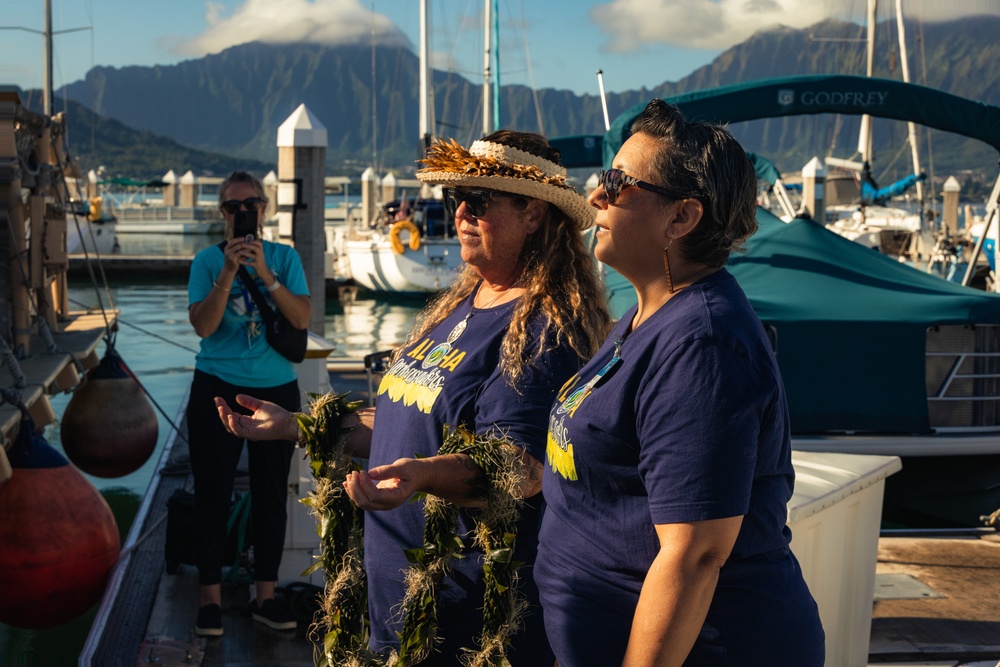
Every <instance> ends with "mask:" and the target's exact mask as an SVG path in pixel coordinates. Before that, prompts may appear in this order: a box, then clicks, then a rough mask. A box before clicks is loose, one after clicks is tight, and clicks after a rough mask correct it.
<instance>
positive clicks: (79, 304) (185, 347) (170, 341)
mask: <svg viewBox="0 0 1000 667" xmlns="http://www.w3.org/2000/svg"><path fill="white" fill-rule="evenodd" d="M69 301H70V302H71V303H74V304H76V305H77V306H80V307H81V308H89V306H88V305H87V304H85V303H82V302H80V301H77V300H75V299H69ZM118 324H124V325H125V326H127V327H132V328H133V329H135V330H137V331H141V332H142V333H144V334H146V335H148V336H152V337H153V338H157V339H159V340H161V341H163V342H164V343H170V344H171V345H173V346H175V347H179V348H180V349H182V350H184V351H185V352H191V353H192V354H198V350H195V349H194V348H190V347H188V346H186V345H181V344H180V343H178V342H177V341H173V340H170V339H169V338H166V337H164V336H161V335H160V334H158V333H153V332H152V331H149V330H148V329H144V328H142V327H140V326H139V325H137V324H132V323H131V322H126V321H125V320H123V319H121V318H119V319H118Z"/></svg>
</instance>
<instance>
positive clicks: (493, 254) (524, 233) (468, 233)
mask: <svg viewBox="0 0 1000 667" xmlns="http://www.w3.org/2000/svg"><path fill="white" fill-rule="evenodd" d="M457 189H458V190H459V191H460V192H467V191H468V190H470V189H471V188H457ZM479 189H481V188H479ZM529 207H530V205H529ZM538 224H539V223H538V221H537V220H532V216H531V215H529V212H528V210H526V209H522V208H519V207H518V205H517V200H516V199H515V198H512V197H492V198H491V199H490V202H489V205H488V206H487V207H486V212H485V213H484V214H483V215H482V217H479V218H475V217H473V216H472V214H471V211H470V210H469V206H468V204H466V203H464V202H463V203H461V204H459V206H458V209H457V210H456V211H455V228H456V229H457V231H458V239H459V241H460V242H461V244H462V259H463V260H464V261H465V262H466V263H467V264H469V265H470V266H472V267H473V268H475V269H476V270H477V271H478V272H479V274H480V275H482V276H483V277H484V278H490V279H494V280H503V279H506V277H508V276H510V274H511V272H513V271H515V270H516V269H517V268H518V265H519V264H520V261H521V252H522V251H523V250H524V245H525V243H526V242H527V239H528V236H530V235H531V234H532V233H533V232H534V231H535V230H537V229H538Z"/></svg>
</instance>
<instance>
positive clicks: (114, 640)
mask: <svg viewBox="0 0 1000 667" xmlns="http://www.w3.org/2000/svg"><path fill="white" fill-rule="evenodd" d="M327 368H328V369H329V371H330V381H331V383H332V385H333V387H334V389H335V390H336V391H338V392H350V393H351V397H352V398H354V399H358V400H367V399H368V387H369V385H368V375H367V373H366V372H365V371H364V369H363V367H362V364H361V362H360V361H359V360H337V359H331V360H328V363H327ZM186 406H187V399H186V398H185V400H184V401H183V402H182V405H181V407H180V409H179V411H178V415H177V419H176V420H175V421H176V423H177V424H179V426H180V430H179V432H175V433H173V434H172V435H171V437H170V438H169V439H168V441H167V444H166V445H165V446H164V451H163V453H162V456H161V460H160V463H159V465H158V466H157V471H156V473H155V474H154V476H153V480H152V482H151V484H150V488H149V490H148V491H147V493H146V496H145V497H144V498H143V501H142V505H141V506H140V508H139V510H138V512H137V513H136V519H135V521H136V525H133V526H132V529H131V530H130V532H129V539H128V541H127V543H126V548H125V550H123V555H122V557H121V558H120V559H119V564H118V565H117V566H116V568H115V570H113V571H112V574H111V581H110V582H109V584H108V592H107V593H106V594H105V599H104V600H102V602H101V605H100V608H99V609H98V612H97V616H96V618H95V620H94V626H93V627H92V629H91V632H90V636H89V637H88V640H87V643H86V645H85V646H84V650H83V653H82V654H81V657H80V664H81V665H83V664H89V665H94V666H95V667H96V666H97V665H132V664H145V663H157V664H160V665H165V666H170V665H173V666H176V667H181V666H182V665H183V666H190V665H230V666H243V665H251V664H252V665H256V666H258V667H260V666H265V667H269V666H273V667H278V666H281V667H307V666H311V665H313V664H314V663H313V644H312V643H311V642H310V640H309V639H308V637H307V633H308V625H309V623H308V620H307V619H310V618H311V617H312V610H311V601H312V598H313V595H314V593H315V591H314V590H311V589H310V588H309V587H307V586H304V585H298V584H295V583H291V584H288V582H279V584H287V585H285V586H279V589H278V594H279V595H283V596H284V597H285V600H286V603H288V606H289V608H290V610H291V611H292V612H293V613H294V614H295V615H296V616H297V617H298V618H299V628H298V629H297V630H295V631H285V632H280V631H275V630H271V629H270V628H267V627H265V626H263V625H262V624H260V623H257V622H255V621H253V619H252V618H251V617H250V606H249V605H250V592H251V588H252V585H253V584H252V582H249V581H242V580H237V581H233V582H227V583H223V586H222V622H223V628H224V633H223V635H222V636H221V637H213V638H210V639H206V638H204V637H198V636H196V635H195V634H194V624H195V618H196V616H197V613H198V591H199V587H198V573H197V568H195V566H194V565H190V564H181V565H180V567H179V568H178V569H177V571H176V572H174V573H168V572H167V571H166V558H165V545H166V535H167V526H166V516H167V501H168V499H169V498H170V496H171V494H173V493H174V491H176V490H178V489H186V490H188V491H191V490H193V480H192V477H191V471H190V458H189V456H188V446H187V440H186V423H184V422H183V420H182V418H183V416H184V413H185V411H186ZM302 451H303V450H297V452H298V453H299V454H301V452H302ZM243 479H246V478H245V477H244V478H243ZM239 482H240V478H239V477H237V486H239ZM237 490H238V491H246V489H240V488H237ZM230 569H231V568H227V569H226V570H225V571H224V573H223V576H224V578H225V576H226V574H227V573H229V572H230ZM241 575H242V573H241ZM237 579H239V577H237Z"/></svg>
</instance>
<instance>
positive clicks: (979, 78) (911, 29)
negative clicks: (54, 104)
mask: <svg viewBox="0 0 1000 667" xmlns="http://www.w3.org/2000/svg"><path fill="white" fill-rule="evenodd" d="M998 28H1000V17H994V16H978V17H971V18H965V19H957V20H955V21H950V22H947V23H935V24H925V25H921V24H919V23H916V22H910V23H908V24H907V34H908V37H909V38H910V40H909V41H912V42H913V43H914V45H915V46H912V47H910V49H911V57H910V59H911V62H914V63H926V66H923V65H920V66H918V65H912V66H911V70H912V71H914V72H921V76H920V77H917V78H919V79H921V80H920V81H918V82H919V83H922V84H924V85H928V86H930V87H933V88H938V89H941V90H945V91H947V92H950V93H953V94H957V95H960V96H962V97H967V98H970V99H976V100H980V101H983V102H987V103H990V104H998V103H1000V82H998V81H997V80H996V77H995V76H993V75H992V63H994V62H996V61H997V57H998V56H1000V45H998V43H997V41H996V40H995V39H994V38H993V35H995V34H996V31H997V29H998ZM879 30H880V34H883V33H885V32H887V31H888V30H894V28H893V27H892V26H886V25H882V26H880V28H879ZM863 34H864V29H863V28H862V27H861V26H858V25H855V24H851V23H845V22H841V21H837V20H833V19H829V20H826V21H823V22H821V23H817V24H816V25H813V26H810V27H808V28H805V29H802V30H798V29H793V28H788V27H786V26H776V27H774V28H772V29H768V30H765V31H761V32H758V33H756V34H754V35H753V36H751V37H750V38H749V39H747V40H746V41H744V42H742V43H740V44H737V45H735V46H733V47H731V48H730V49H727V50H726V51H724V52H723V53H721V54H720V55H719V56H718V57H717V58H715V59H714V60H713V61H712V62H711V63H709V64H707V65H705V66H703V67H700V68H698V69H696V70H695V71H693V72H692V73H691V74H689V75H688V76H686V77H683V78H682V79H680V80H678V81H663V82H660V83H656V84H654V85H651V86H650V87H648V88H646V87H644V88H641V89H639V90H630V91H623V92H620V93H611V94H608V96H607V102H608V110H609V114H610V116H611V117H612V118H614V117H615V116H616V115H618V114H619V113H621V112H622V111H624V110H625V109H627V108H628V107H630V106H633V105H635V104H638V103H640V102H644V101H646V100H648V99H650V98H652V97H654V96H656V97H669V96H671V95H675V94H678V93H684V92H690V91H693V90H699V89H703V88H709V87H716V86H721V85H729V84H733V83H738V82H743V81H749V80H754V79H764V78H773V77H777V76H793V75H798V74H833V73H840V74H863V68H864V57H863V47H862V46H859V45H858V44H857V43H856V42H854V41H840V42H838V41H832V40H837V39H840V40H855V39H856V38H858V37H859V36H863ZM918 47H919V48H918ZM897 61H898V53H897V52H896V50H895V47H891V48H890V47H886V46H883V47H882V48H881V49H879V50H878V52H877V54H876V64H875V71H876V75H877V76H878V75H881V76H883V77H885V78H897V79H898V78H899V76H898V72H896V73H893V71H892V67H893V65H895V68H896V69H897V70H898V62H897ZM372 70H373V53H372V50H371V49H370V48H369V47H359V46H343V47H324V46H317V45H304V44H296V45H267V44H260V43H250V44H243V45H239V46H234V47H230V48H228V49H226V50H224V51H222V52H220V53H217V54H213V55H209V56H205V57H204V58H200V59H193V60H187V61H184V62H181V63H177V64H175V65H169V66H156V67H137V66H133V67H125V68H120V69H118V68H112V67H97V68H94V69H93V70H91V71H90V72H88V74H87V76H86V78H85V79H84V80H82V81H78V82H75V83H73V84H70V85H68V86H66V91H67V94H68V95H69V97H70V98H71V99H74V100H77V101H79V102H80V103H82V104H84V105H86V106H87V107H89V108H91V109H93V110H94V111H95V112H96V113H97V114H99V115H104V116H108V117H110V118H114V119H116V120H119V121H120V122H122V123H124V124H126V125H128V126H131V127H135V128H136V129H138V130H144V131H148V132H152V133H154V134H157V135H162V136H164V137H168V138H170V139H172V140H174V141H176V142H178V143H179V144H182V145H184V146H190V147H192V148H195V149H198V150H202V151H209V152H214V153H221V154H224V155H227V156H230V157H232V158H242V159H247V160H257V161H260V162H264V163H272V164H273V163H274V162H275V161H276V159H277V149H276V147H275V145H274V143H275V133H276V130H277V126H278V125H280V123H281V122H283V121H284V120H285V119H286V118H287V117H288V115H290V114H291V113H292V111H293V110H294V109H295V108H296V107H297V106H298V105H299V104H300V103H305V104H306V105H307V106H308V107H309V109H310V111H312V112H313V114H314V115H316V117H317V118H319V119H320V121H321V122H322V123H323V124H324V125H325V126H326V127H327V131H328V135H329V138H330V143H329V147H328V150H327V157H328V169H329V171H330V172H331V173H344V174H348V175H351V174H356V173H359V172H360V171H361V170H362V169H363V168H364V167H366V166H368V165H371V164H375V165H376V166H377V167H379V168H380V169H381V170H385V169H394V170H398V171H401V172H403V173H406V172H409V171H412V169H413V167H414V160H415V159H416V157H417V154H418V143H417V115H418V109H417V85H418V60H417V57H416V55H415V54H413V53H412V52H410V51H409V50H407V49H403V48H400V47H385V48H378V49H375V52H374V71H375V77H374V81H375V84H374V91H373V86H372ZM433 81H434V95H435V108H436V115H437V118H438V121H439V123H438V131H439V134H442V135H444V136H454V137H455V138H457V139H458V140H459V141H461V142H463V143H465V142H468V141H470V140H472V139H475V138H477V137H478V135H479V134H480V132H479V124H480V123H479V122H478V118H479V115H480V114H481V110H480V109H481V107H480V105H481V86H480V84H474V83H472V82H470V81H468V80H467V79H465V78H463V77H461V76H459V75H457V74H453V73H448V72H443V71H435V72H434V75H433ZM651 83H652V82H651ZM536 98H537V107H536V102H535V99H536ZM501 104H502V107H503V125H504V126H505V127H509V128H513V129H522V130H528V131H540V130H541V131H542V132H543V133H545V134H547V135H548V136H553V137H557V136H568V135H573V134H597V133H600V132H602V131H603V126H604V123H603V111H602V108H601V102H600V99H599V98H598V96H597V95H577V94H575V93H573V92H572V91H568V90H563V89H556V88H543V89H539V90H536V91H531V90H530V89H528V88H527V87H526V86H522V85H508V86H504V87H503V88H502V89H501ZM373 110H374V113H373ZM373 116H374V121H373ZM539 118H540V121H539ZM855 121H856V119H851V118H849V117H848V118H847V119H846V120H845V119H843V118H840V117H836V116H831V117H823V116H817V117H807V116H801V117H790V118H781V119H765V120H761V121H751V122H748V123H738V124H734V125H733V131H734V134H736V135H737V137H738V138H739V139H740V140H741V142H742V143H743V144H744V145H745V146H746V147H747V149H748V150H752V151H755V152H758V153H760V154H762V155H767V156H769V157H771V158H772V159H773V160H774V161H775V162H776V163H778V165H779V168H780V169H782V170H792V169H794V170H797V169H798V168H799V167H800V166H801V165H802V164H804V163H805V162H806V161H808V159H809V158H810V157H811V156H812V155H814V154H817V153H818V154H822V151H824V150H826V151H829V150H831V147H833V148H834V149H836V147H840V148H839V149H836V152H837V154H838V155H840V154H841V153H842V152H850V151H851V150H853V148H852V144H854V143H856V136H857V130H856V122H855ZM897 125H898V124H897ZM880 126H881V127H880ZM886 127H889V125H888V121H886V122H885V123H882V122H881V121H880V122H879V123H877V124H876V133H877V134H876V136H878V137H880V138H881V137H885V136H891V143H890V140H888V139H886V140H880V141H879V143H877V145H876V147H877V153H876V155H891V154H892V153H894V152H895V151H896V150H897V149H896V148H895V147H894V146H895V144H896V142H898V140H899V136H900V135H904V136H905V129H904V130H903V131H902V132H901V131H900V130H899V129H898V128H893V129H891V130H887V129H885V128H886ZM373 133H374V135H375V138H376V141H375V144H376V146H377V148H375V149H373V148H372V144H373V142H372V135H373ZM852 133H853V137H852V136H851V135H852ZM931 136H933V147H934V154H935V156H936V157H935V159H936V160H937V161H938V163H939V166H940V167H941V168H942V169H958V168H965V167H968V166H970V164H969V163H974V164H971V166H973V167H975V168H985V166H986V165H987V163H989V162H990V161H991V158H992V166H993V167H995V165H996V161H995V155H993V153H995V152H994V151H992V150H991V149H989V148H988V147H986V146H985V145H983V144H980V143H979V142H975V141H973V140H966V139H964V138H962V137H954V136H949V135H945V133H940V132H932V133H931ZM890 146H893V147H890ZM844 157H846V155H844ZM887 161H888V160H887ZM888 177H890V175H889V174H886V178H888Z"/></svg>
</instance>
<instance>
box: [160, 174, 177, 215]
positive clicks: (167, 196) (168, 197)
mask: <svg viewBox="0 0 1000 667" xmlns="http://www.w3.org/2000/svg"><path fill="white" fill-rule="evenodd" d="M160 180H161V181H163V182H164V183H166V185H164V186H163V205H164V206H177V174H175V173H174V170H173V169H171V170H170V171H168V172H167V173H165V174H164V175H163V177H162V178H160Z"/></svg>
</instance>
